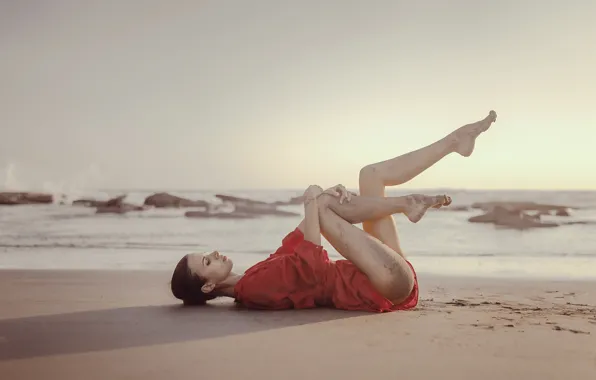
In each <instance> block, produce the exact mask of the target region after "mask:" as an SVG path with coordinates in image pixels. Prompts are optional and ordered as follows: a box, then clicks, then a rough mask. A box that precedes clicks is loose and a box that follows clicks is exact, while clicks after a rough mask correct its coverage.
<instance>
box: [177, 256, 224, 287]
mask: <svg viewBox="0 0 596 380" xmlns="http://www.w3.org/2000/svg"><path fill="white" fill-rule="evenodd" d="M233 266H234V263H233V262H232V260H230V259H228V258H227V257H226V256H224V255H220V254H219V252H217V251H213V252H211V253H209V254H206V255H204V254H202V253H191V254H189V255H188V269H189V270H190V271H191V273H193V274H196V275H197V276H199V277H201V278H203V279H205V281H206V282H207V283H210V284H213V285H217V284H219V283H220V282H222V281H224V280H225V279H226V278H228V276H229V275H230V273H231V272H232V267H233Z"/></svg>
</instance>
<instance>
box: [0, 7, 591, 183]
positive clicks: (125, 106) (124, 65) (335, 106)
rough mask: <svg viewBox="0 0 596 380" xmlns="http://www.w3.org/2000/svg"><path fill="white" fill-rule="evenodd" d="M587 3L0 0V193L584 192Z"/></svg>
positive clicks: (587, 165) (587, 171)
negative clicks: (443, 149) (407, 159)
mask: <svg viewBox="0 0 596 380" xmlns="http://www.w3.org/2000/svg"><path fill="white" fill-rule="evenodd" d="M595 14H596V2H593V1H585V0H569V1H565V2H563V1H523V0H521V1H510V0H503V1H492V0H491V1H489V0H486V1H483V0H452V1H446V0H445V1H439V0H436V1H398V0H383V1H372V0H366V1H348V0H326V1H316V0H315V1H311V0H300V1H285V0H252V1H241V0H237V1H231V0H220V1H198V0H197V1H181V0H173V1H168V2H164V1H155V0H134V1H133V0H127V1H112V0H104V1H96V0H87V1H84V2H83V1H57V0H38V1H31V0H19V1H11V0H0V187H4V188H10V189H17V190H40V189H41V190H43V189H47V188H49V187H54V189H53V190H55V189H56V187H59V188H61V189H71V188H79V187H80V188H101V189H106V188H117V189H124V188H133V189H222V188H225V189H254V188H261V189H262V188H280V189H281V188H285V189H289V188H291V189H295V188H306V187H307V186H308V185H309V184H319V185H321V186H324V187H326V186H332V185H334V184H337V183H342V184H344V185H346V186H348V187H356V186H357V183H358V172H359V169H360V168H361V167H362V166H364V165H366V164H370V163H373V162H377V161H381V160H385V159H388V158H392V157H395V156H397V155H400V154H403V153H407V152H408V151H411V150H415V149H418V148H420V147H422V146H425V145H427V144H430V143H432V142H434V141H435V140H438V139H440V138H442V137H443V136H445V135H446V134H448V133H449V132H451V131H452V130H454V129H456V128H457V127H459V126H461V125H464V124H466V123H470V122H473V121H476V120H479V119H481V118H484V117H485V116H486V115H487V114H488V112H489V111H490V110H491V109H494V110H495V111H496V112H497V114H498V115H499V116H498V120H497V123H496V124H495V125H494V126H493V127H492V128H491V129H490V130H489V131H488V132H487V133H485V134H483V135H482V136H481V137H480V138H479V139H478V141H477V144H476V150H475V152H474V154H473V155H472V156H471V157H469V158H463V157H460V156H457V155H455V154H454V155H450V156H448V157H446V158H445V159H443V160H442V161H440V162H439V163H438V164H436V165H435V166H433V167H432V168H431V169H429V170H427V171H426V172H424V173H423V174H421V175H420V176H418V177H417V178H415V179H414V180H412V181H410V182H408V183H407V184H404V185H403V186H405V187H409V188H437V187H441V188H470V189H503V188H505V189H518V188H519V189H596V176H595V175H594V173H595V172H596V152H595V150H596V148H595V146H596V145H595V144H596V116H595V114H596V106H595V105H596V70H595V69H594V68H595V67H596V23H594V20H593V16H594V15H595Z"/></svg>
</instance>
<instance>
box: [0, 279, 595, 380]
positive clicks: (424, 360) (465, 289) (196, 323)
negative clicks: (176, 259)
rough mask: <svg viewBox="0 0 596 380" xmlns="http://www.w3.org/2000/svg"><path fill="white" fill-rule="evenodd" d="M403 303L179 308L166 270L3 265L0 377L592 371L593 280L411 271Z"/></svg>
mask: <svg viewBox="0 0 596 380" xmlns="http://www.w3.org/2000/svg"><path fill="white" fill-rule="evenodd" d="M420 280H421V291H422V298H421V303H420V305H419V307H418V308H417V309H416V310H414V311H406V312H396V313H388V314H364V313H355V312H344V311H337V310H327V309H317V310H302V311H283V312H262V311H252V310H245V309H242V308H239V307H236V306H234V305H233V304H232V303H230V302H228V301H226V302H220V303H215V304H213V305H211V306H207V307H202V308H182V307H181V306H180V305H179V304H177V303H176V302H175V300H173V299H172V298H171V297H170V295H169V289H168V281H169V273H167V272H146V271H144V272H141V271H136V272H135V271H1V272H0V288H1V289H2V293H1V294H0V302H1V304H2V308H1V309H0V378H1V379H11V380H12V379H15V380H16V379H19V380H20V379H39V378H44V379H62V380H64V379H108V378H109V379H137V378H138V379H140V378H143V379H163V378H168V377H171V378H176V379H187V378H188V379H196V378H198V377H201V378H203V377H204V378H214V379H232V378H237V377H242V378H243V379H280V378H283V379H303V378H309V379H362V378H381V377H383V378H397V377H398V376H399V377H400V378H402V377H403V378H407V379H429V378H435V377H440V378H447V379H451V378H453V379H456V378H457V379H462V378H464V379H476V378H480V377H482V378H483V379H503V378H504V377H505V376H510V377H512V378H519V379H562V378H573V379H593V378H594V375H595V374H596V305H595V304H596V302H595V301H596V284H595V283H592V282H566V281H548V282H540V281H524V280H505V279H503V280H497V279H490V280H489V279H474V278H448V277H445V278H442V277H437V276H432V277H431V276H424V275H421V276H420Z"/></svg>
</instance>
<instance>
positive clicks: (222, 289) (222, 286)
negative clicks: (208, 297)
mask: <svg viewBox="0 0 596 380" xmlns="http://www.w3.org/2000/svg"><path fill="white" fill-rule="evenodd" d="M242 276H243V275H242V274H236V273H230V275H229V276H228V278H226V279H225V280H224V281H223V282H221V283H219V284H218V285H217V288H216V289H215V294H217V296H219V297H232V298H234V295H235V294H234V287H235V286H236V284H237V283H238V281H240V279H241V278H242Z"/></svg>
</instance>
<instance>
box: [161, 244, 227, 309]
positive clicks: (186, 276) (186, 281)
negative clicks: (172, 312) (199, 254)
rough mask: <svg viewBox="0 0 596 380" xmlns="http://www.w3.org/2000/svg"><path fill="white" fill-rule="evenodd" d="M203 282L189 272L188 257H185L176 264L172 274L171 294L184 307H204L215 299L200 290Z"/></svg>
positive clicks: (203, 280)
mask: <svg viewBox="0 0 596 380" xmlns="http://www.w3.org/2000/svg"><path fill="white" fill-rule="evenodd" d="M205 282H206V281H205V279H203V278H201V277H199V276H198V275H196V274H194V273H192V272H191V271H190V269H189V268H188V255H186V256H184V257H183V258H182V259H181V260H180V261H179V262H178V265H176V269H174V273H173V274H172V282H171V288H172V294H173V295H174V297H176V298H178V299H179V300H182V302H183V303H184V305H185V306H193V305H204V304H205V303H207V301H209V300H212V299H214V298H215V297H216V296H214V295H213V294H209V293H204V292H203V291H202V290H201V287H202V286H203V285H205Z"/></svg>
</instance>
